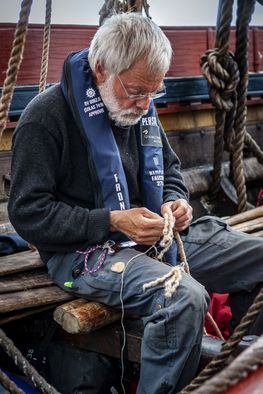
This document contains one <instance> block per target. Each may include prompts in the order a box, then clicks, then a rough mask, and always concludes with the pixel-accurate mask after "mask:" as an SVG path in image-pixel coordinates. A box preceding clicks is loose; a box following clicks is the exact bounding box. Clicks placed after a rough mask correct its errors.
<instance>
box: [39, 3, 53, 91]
mask: <svg viewBox="0 0 263 394" xmlns="http://www.w3.org/2000/svg"><path fill="white" fill-rule="evenodd" d="M51 10H52V0H46V16H45V27H44V36H43V48H42V58H41V70H40V81H39V93H41V92H43V91H44V90H45V89H46V83H47V73H48V56H49V47H50V33H51Z"/></svg>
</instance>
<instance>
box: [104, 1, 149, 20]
mask: <svg viewBox="0 0 263 394" xmlns="http://www.w3.org/2000/svg"><path fill="white" fill-rule="evenodd" d="M149 7H150V6H149V4H148V2H147V0H105V2H104V4H103V6H102V7H101V9H100V11H99V15H100V19H99V25H100V26H101V25H102V24H103V22H104V20H105V19H106V18H109V17H110V16H111V15H114V14H121V13H123V12H139V13H142V12H143V10H144V12H145V15H146V16H147V17H148V18H151V17H150V15H149Z"/></svg>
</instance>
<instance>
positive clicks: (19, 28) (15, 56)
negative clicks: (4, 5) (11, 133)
mask: <svg viewBox="0 0 263 394" xmlns="http://www.w3.org/2000/svg"><path fill="white" fill-rule="evenodd" d="M32 1H33V0H22V3H21V10H20V14H19V21H18V23H17V25H16V31H15V37H14V41H13V45H12V50H11V55H10V59H9V62H8V69H7V72H6V78H5V80H4V85H3V90H2V96H1V99H0V143H1V139H2V135H3V132H4V130H5V127H6V123H7V118H8V111H9V108H10V105H11V100H12V96H13V92H14V88H15V85H16V80H17V75H18V71H19V68H20V65H21V62H22V59H23V53H24V47H25V39H26V33H27V27H28V19H29V14H30V10H31V5H32Z"/></svg>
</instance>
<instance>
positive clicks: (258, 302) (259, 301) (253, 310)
mask: <svg viewBox="0 0 263 394" xmlns="http://www.w3.org/2000/svg"><path fill="white" fill-rule="evenodd" d="M262 308H263V287H262V288H261V290H260V292H259V294H258V295H257V297H256V298H255V300H254V302H253V304H252V305H251V306H250V307H249V309H248V311H247V313H246V315H245V316H244V317H243V318H242V319H241V322H240V323H239V325H238V326H237V327H236V328H235V330H234V332H233V334H232V335H231V337H230V338H229V339H228V340H227V342H225V343H224V344H223V346H222V348H221V352H220V353H219V354H218V355H217V356H216V357H215V358H214V359H213V360H212V361H211V362H210V363H209V364H208V365H207V366H206V367H205V368H204V369H203V370H202V372H201V373H200V374H199V375H198V376H197V377H196V378H195V379H194V380H193V381H192V382H191V383H190V384H189V385H188V386H186V387H185V388H184V389H183V390H182V391H181V394H188V393H190V392H192V391H194V390H196V389H197V388H198V387H200V386H201V385H202V384H203V383H204V382H205V381H206V380H208V379H210V378H211V377H212V376H213V375H215V374H216V373H217V372H218V371H220V370H221V369H222V368H223V367H224V366H225V364H226V361H227V360H228V358H229V356H230V355H231V354H233V352H234V350H235V349H236V346H237V344H238V343H239V342H240V341H241V339H242V337H243V336H244V335H245V334H246V332H247V330H248V329H249V328H250V327H251V326H252V324H253V323H254V322H255V320H256V318H257V317H258V315H259V313H260V312H261V311H262Z"/></svg>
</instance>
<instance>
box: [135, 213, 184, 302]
mask: <svg viewBox="0 0 263 394" xmlns="http://www.w3.org/2000/svg"><path fill="white" fill-rule="evenodd" d="M163 216H164V230H163V237H162V239H161V241H160V246H161V247H162V248H163V249H162V250H161V251H160V252H159V253H158V255H157V256H156V259H157V260H160V261H162V259H163V256H164V254H165V253H166V252H167V251H168V249H169V248H170V246H171V245H172V242H173V228H174V224H175V219H174V217H173V214H172V211H171V210H169V211H168V212H166V213H165V214H164V215H163ZM181 270H182V267H181V266H176V267H174V268H172V269H171V270H170V271H169V272H168V273H167V274H165V275H163V276H161V277H160V278H157V279H155V280H152V281H151V282H148V283H145V284H144V285H143V290H144V291H145V290H146V289H149V288H152V287H155V286H158V285H159V284H161V283H164V296H165V298H171V297H172V295H173V294H174V293H175V291H176V289H177V288H178V286H179V284H180V281H181V279H182V272H181Z"/></svg>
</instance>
